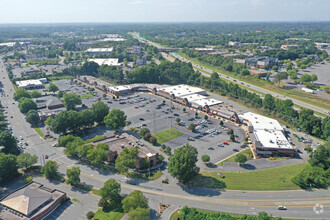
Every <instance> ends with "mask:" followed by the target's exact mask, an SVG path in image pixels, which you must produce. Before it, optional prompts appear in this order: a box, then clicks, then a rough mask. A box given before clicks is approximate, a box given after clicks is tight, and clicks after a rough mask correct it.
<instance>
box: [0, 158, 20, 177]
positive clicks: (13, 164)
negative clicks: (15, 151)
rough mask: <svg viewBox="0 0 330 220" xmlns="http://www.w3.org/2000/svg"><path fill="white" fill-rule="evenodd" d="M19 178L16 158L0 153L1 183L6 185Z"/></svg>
mask: <svg viewBox="0 0 330 220" xmlns="http://www.w3.org/2000/svg"><path fill="white" fill-rule="evenodd" d="M16 176H18V172H17V160H16V156H15V155H12V154H4V153H0V183H5V182H7V181H10V180H12V179H13V178H14V177H16Z"/></svg>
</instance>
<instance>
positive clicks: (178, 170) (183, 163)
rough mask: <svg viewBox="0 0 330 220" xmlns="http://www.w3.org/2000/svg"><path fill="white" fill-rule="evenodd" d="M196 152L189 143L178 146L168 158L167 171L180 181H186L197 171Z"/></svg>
mask: <svg viewBox="0 0 330 220" xmlns="http://www.w3.org/2000/svg"><path fill="white" fill-rule="evenodd" d="M197 154H198V152H197V149H196V148H195V147H193V146H191V145H189V144H185V145H183V146H182V147H179V148H178V149H176V150H175V151H174V155H173V156H172V157H170V158H169V165H168V172H169V173H170V174H171V175H172V176H173V177H175V178H177V179H178V180H179V181H180V182H183V183H187V182H188V181H189V180H191V179H192V178H193V177H195V176H196V175H197V174H198V173H199V167H197V166H196V162H197Z"/></svg>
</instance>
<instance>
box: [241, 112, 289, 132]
mask: <svg viewBox="0 0 330 220" xmlns="http://www.w3.org/2000/svg"><path fill="white" fill-rule="evenodd" d="M239 116H240V118H242V119H245V120H248V121H249V123H250V125H252V126H253V129H254V130H263V129H268V130H277V131H283V128H282V126H281V125H280V123H278V121H277V120H275V119H272V118H268V117H265V116H262V115H259V114H255V113H252V112H245V113H242V114H240V115H239Z"/></svg>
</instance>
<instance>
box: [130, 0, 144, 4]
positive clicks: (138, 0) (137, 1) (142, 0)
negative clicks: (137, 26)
mask: <svg viewBox="0 0 330 220" xmlns="http://www.w3.org/2000/svg"><path fill="white" fill-rule="evenodd" d="M145 3H146V1H144V0H135V1H132V2H130V3H129V4H130V5H142V4H145Z"/></svg>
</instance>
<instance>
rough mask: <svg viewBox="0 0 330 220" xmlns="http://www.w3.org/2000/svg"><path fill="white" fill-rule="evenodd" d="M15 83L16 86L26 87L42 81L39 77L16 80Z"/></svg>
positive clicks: (40, 83)
mask: <svg viewBox="0 0 330 220" xmlns="http://www.w3.org/2000/svg"><path fill="white" fill-rule="evenodd" d="M16 85H17V86H18V87H26V86H29V85H36V86H37V85H42V82H41V81H40V80H39V79H31V80H23V81H16Z"/></svg>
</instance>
